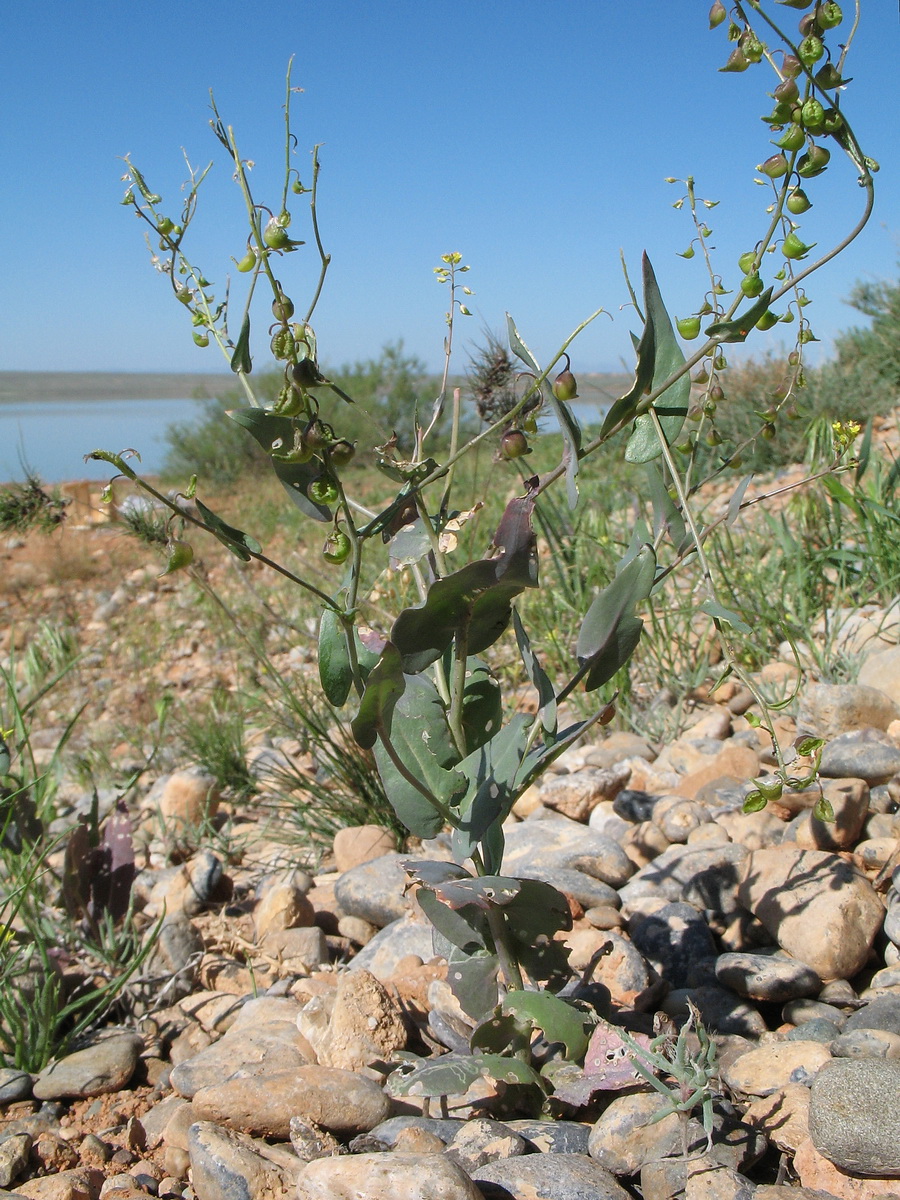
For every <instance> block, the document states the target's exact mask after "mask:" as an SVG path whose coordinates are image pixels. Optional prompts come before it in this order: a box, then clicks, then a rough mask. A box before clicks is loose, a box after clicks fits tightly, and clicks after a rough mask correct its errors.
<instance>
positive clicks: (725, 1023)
mask: <svg viewBox="0 0 900 1200" xmlns="http://www.w3.org/2000/svg"><path fill="white" fill-rule="evenodd" d="M688 1000H691V1001H692V1002H693V1003H694V1004H695V1005H696V1006H697V1008H698V1009H699V1011H700V1016H701V1018H702V1020H703V1024H704V1025H705V1026H706V1027H707V1029H709V1030H710V1031H711V1032H713V1033H720V1034H730V1033H737V1034H740V1035H741V1036H742V1037H748V1038H758V1037H759V1036H760V1034H763V1033H765V1032H766V1023H765V1021H764V1020H763V1018H762V1016H761V1014H760V1012H759V1010H758V1009H757V1008H756V1007H755V1006H754V1005H752V1004H748V1003H747V1001H746V1000H742V999H741V998H740V996H736V995H735V994H734V992H731V991H729V990H728V989H727V988H721V987H698V988H679V989H675V990H673V991H671V992H670V993H669V994H668V996H666V998H665V1000H664V1001H663V1004H662V1007H663V1008H664V1009H665V1011H666V1012H667V1013H670V1014H671V1015H672V1016H687V1012H688V1007H687V1001H688Z"/></svg>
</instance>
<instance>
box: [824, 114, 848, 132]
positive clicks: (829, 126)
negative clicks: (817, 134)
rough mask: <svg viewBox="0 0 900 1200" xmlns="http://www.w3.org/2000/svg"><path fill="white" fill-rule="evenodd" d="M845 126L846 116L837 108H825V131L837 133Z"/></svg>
mask: <svg viewBox="0 0 900 1200" xmlns="http://www.w3.org/2000/svg"><path fill="white" fill-rule="evenodd" d="M843 127H844V118H843V117H842V116H841V114H840V113H839V112H838V110H837V109H836V108H826V109H825V119H824V120H823V122H822V131H823V133H831V134H834V133H837V132H838V131H839V130H840V129H843Z"/></svg>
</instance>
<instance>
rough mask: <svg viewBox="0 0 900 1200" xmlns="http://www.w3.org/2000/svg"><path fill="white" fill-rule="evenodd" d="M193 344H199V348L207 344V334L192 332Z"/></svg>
mask: <svg viewBox="0 0 900 1200" xmlns="http://www.w3.org/2000/svg"><path fill="white" fill-rule="evenodd" d="M194 345H195V346H200V347H201V348H202V347H204V346H208V345H209V335H208V334H205V333H195V334H194Z"/></svg>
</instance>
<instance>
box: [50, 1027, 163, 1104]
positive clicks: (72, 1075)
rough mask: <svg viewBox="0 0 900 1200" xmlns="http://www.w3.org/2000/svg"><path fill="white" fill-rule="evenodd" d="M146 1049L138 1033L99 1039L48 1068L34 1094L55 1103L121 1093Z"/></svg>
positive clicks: (119, 1033)
mask: <svg viewBox="0 0 900 1200" xmlns="http://www.w3.org/2000/svg"><path fill="white" fill-rule="evenodd" d="M143 1048H144V1042H143V1039H142V1038H141V1037H139V1036H138V1035H137V1034H135V1033H122V1032H118V1033H115V1034H113V1035H112V1036H110V1035H108V1034H107V1035H105V1036H100V1037H97V1038H96V1039H95V1040H94V1041H93V1042H92V1043H91V1044H90V1045H88V1046H86V1047H84V1049H82V1050H76V1051H74V1053H72V1054H67V1055H66V1056H65V1057H64V1058H60V1059H57V1060H56V1061H55V1062H52V1063H50V1064H49V1065H48V1066H46V1067H45V1068H44V1069H43V1071H41V1072H40V1073H39V1074H38V1076H37V1078H36V1079H35V1081H34V1088H33V1090H34V1095H35V1096H36V1097H37V1099H38V1100H55V1099H59V1098H61V1097H64V1096H74V1097H80V1096H103V1095H105V1094H107V1093H109V1092H117V1091H119V1090H120V1089H121V1088H123V1087H125V1085H126V1084H127V1083H128V1081H129V1079H131V1077H132V1075H133V1074H134V1069H135V1067H136V1066H137V1061H138V1055H139V1054H140V1052H141V1050H142V1049H143Z"/></svg>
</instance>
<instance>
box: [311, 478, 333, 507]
mask: <svg viewBox="0 0 900 1200" xmlns="http://www.w3.org/2000/svg"><path fill="white" fill-rule="evenodd" d="M309 498H310V500H312V501H313V502H314V503H315V504H334V502H335V500H337V498H338V490H337V487H336V486H335V485H334V484H333V483H332V481H331V480H330V479H314V480H313V481H312V483H311V484H310V485H309Z"/></svg>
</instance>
